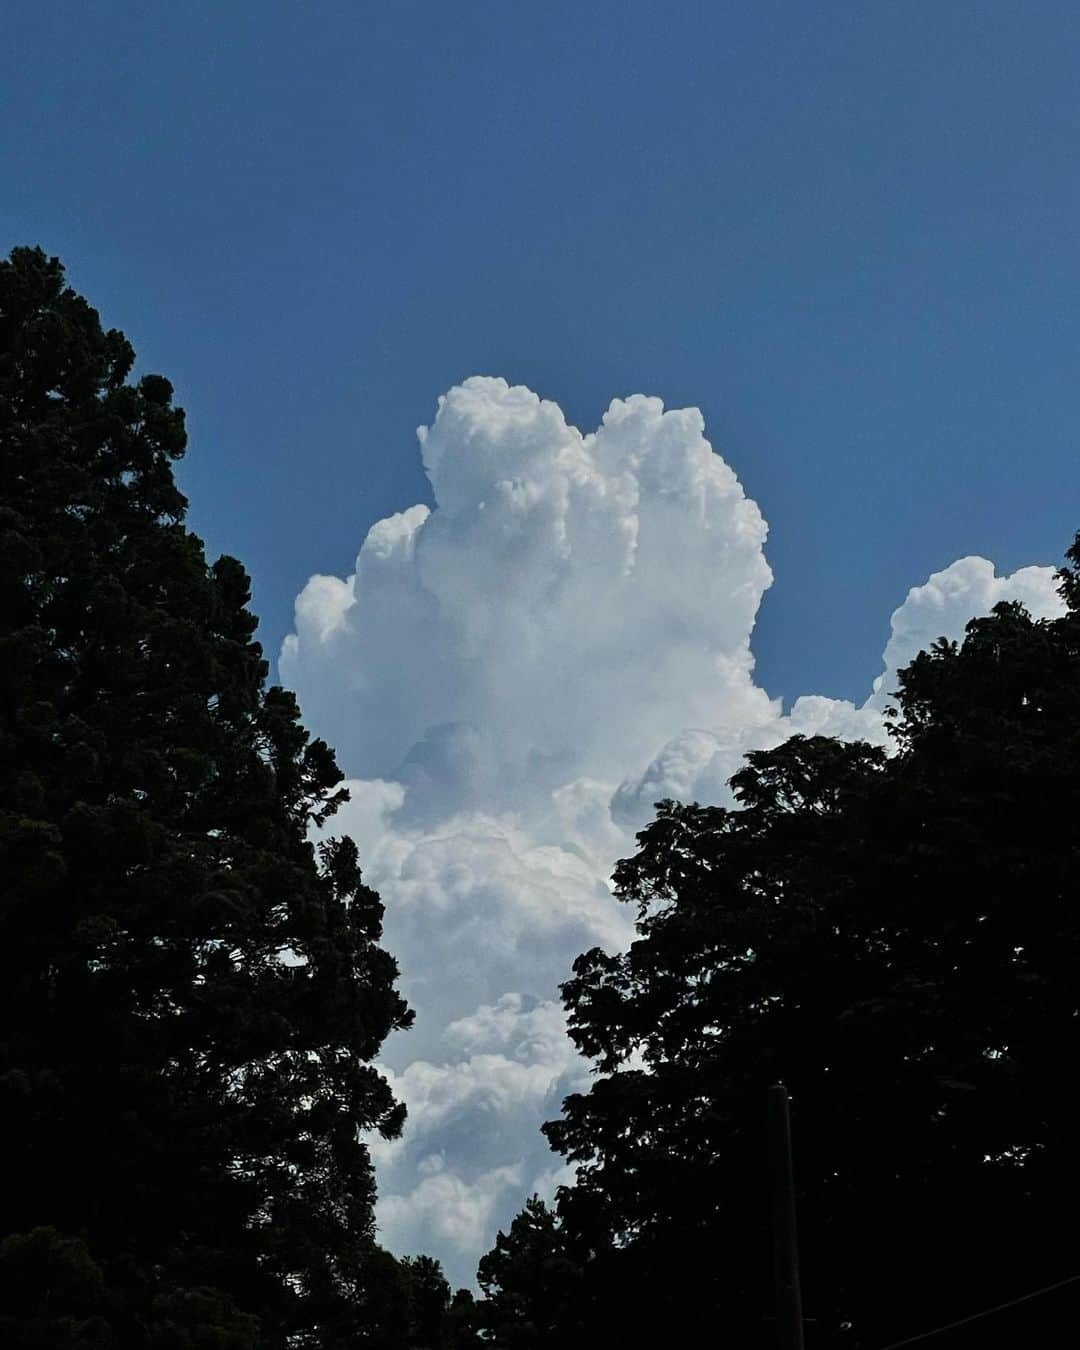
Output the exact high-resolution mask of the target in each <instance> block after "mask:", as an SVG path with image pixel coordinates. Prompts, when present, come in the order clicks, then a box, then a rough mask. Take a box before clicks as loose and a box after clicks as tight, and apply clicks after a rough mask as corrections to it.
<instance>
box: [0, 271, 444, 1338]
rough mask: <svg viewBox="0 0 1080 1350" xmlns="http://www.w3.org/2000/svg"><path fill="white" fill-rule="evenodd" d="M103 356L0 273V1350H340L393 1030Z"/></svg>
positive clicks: (307, 802) (126, 370)
mask: <svg viewBox="0 0 1080 1350" xmlns="http://www.w3.org/2000/svg"><path fill="white" fill-rule="evenodd" d="M133 359H134V358H133V352H132V349H131V347H130V346H129V344H128V342H127V341H126V340H125V338H124V337H123V335H122V334H120V333H119V332H117V331H115V330H110V331H107V332H106V331H103V330H102V328H101V325H100V323H99V320H98V316H97V314H96V313H95V311H94V310H93V309H91V308H90V306H89V305H88V304H87V303H86V302H85V301H84V300H83V299H81V298H80V297H79V296H77V295H76V294H75V293H74V292H73V291H72V290H70V289H68V288H66V287H65V284H64V275H63V270H62V268H61V266H60V264H59V262H58V261H57V260H56V259H52V258H48V257H46V255H45V254H44V253H42V252H41V251H40V250H39V249H26V248H22V249H16V250H15V251H14V252H13V253H12V255H11V258H10V260H9V261H4V262H2V263H0V952H2V954H3V961H4V971H5V977H4V980H3V982H2V983H0V1119H2V1120H3V1122H4V1134H5V1147H4V1150H3V1153H2V1155H0V1158H2V1161H0V1167H2V1171H3V1175H2V1179H0V1237H2V1238H4V1245H3V1249H2V1252H0V1280H2V1281H4V1282H5V1285H6V1287H8V1288H9V1289H17V1290H19V1291H21V1292H20V1293H19V1295H18V1300H17V1301H16V1302H15V1303H12V1302H10V1301H6V1302H5V1307H4V1310H3V1316H4V1317H6V1318H7V1319H8V1320H7V1322H5V1323H4V1344H5V1345H22V1344H25V1345H27V1346H29V1345H31V1344H34V1345H37V1344H41V1345H46V1344H47V1345H49V1346H52V1345H57V1346H60V1345H68V1344H70V1345H71V1346H80V1347H81V1346H84V1345H86V1346H90V1345H93V1346H95V1347H96V1346H98V1345H101V1346H105V1345H116V1346H144V1345H153V1346H155V1347H157V1346H160V1347H163V1348H164V1347H168V1350H182V1347H188V1346H191V1347H194V1346H196V1345H198V1346H211V1345H212V1346H215V1347H219V1348H220V1350H225V1347H235V1350H241V1347H247V1346H252V1345H255V1344H258V1345H259V1346H265V1347H275V1346H276V1347H284V1346H290V1347H299V1346H316V1345H317V1346H319V1347H321V1348H322V1347H326V1348H329V1347H333V1346H345V1345H354V1344H359V1343H367V1342H368V1341H370V1339H371V1338H370V1335H369V1333H370V1331H371V1326H372V1317H373V1311H372V1310H373V1309H374V1308H375V1306H376V1305H377V1304H378V1302H379V1300H380V1298H381V1297H382V1294H383V1291H382V1289H381V1287H379V1280H380V1279H381V1278H382V1276H383V1275H384V1274H385V1261H384V1260H383V1257H384V1256H385V1254H380V1253H379V1252H378V1250H377V1249H376V1247H375V1245H374V1241H373V1219H372V1204H373V1180H372V1170H371V1166H370V1161H369V1157H368V1152H367V1149H366V1148H365V1146H364V1145H363V1144H362V1142H360V1139H359V1137H358V1133H359V1132H360V1131H362V1130H379V1131H381V1132H382V1133H383V1134H384V1135H386V1136H393V1135H395V1134H396V1133H397V1132H398V1131H399V1129H400V1127H401V1123H402V1119H403V1115H404V1111H403V1108H402V1107H401V1106H399V1105H398V1104H396V1103H395V1101H394V1100H393V1098H392V1096H391V1093H390V1091H389V1088H388V1086H387V1084H386V1082H385V1081H384V1080H383V1078H382V1077H380V1075H379V1074H378V1073H377V1072H376V1070H375V1069H374V1068H373V1067H372V1065H371V1060H372V1058H373V1056H374V1055H375V1054H376V1052H377V1050H378V1048H379V1046H380V1044H381V1043H382V1041H383V1039H384V1038H385V1036H386V1035H387V1034H388V1032H389V1031H390V1030H391V1029H393V1028H395V1027H403V1026H406V1025H407V1024H408V1022H409V1021H410V1018H411V1014H410V1013H409V1011H408V1009H407V1008H406V1006H405V1004H404V1002H403V1001H402V999H401V997H400V996H399V995H398V993H397V992H396V990H395V978H396V967H395V964H394V962H393V960H392V959H391V958H390V956H389V955H387V953H386V952H385V951H383V950H382V949H381V948H380V947H379V946H378V939H379V935H380V920H381V913H382V908H381V905H380V903H379V900H378V897H377V896H376V895H375V894H374V893H373V892H372V891H371V890H369V889H368V888H367V887H366V886H365V885H364V884H363V882H362V880H361V876H360V869H359V866H358V861H357V853H356V848H355V846H354V845H353V843H352V842H351V841H350V840H349V839H346V838H343V839H337V840H333V841H330V842H327V843H325V844H323V845H321V846H320V848H319V850H318V855H317V856H316V852H315V850H313V848H312V846H311V844H310V843H308V841H307V831H308V827H309V824H310V822H312V821H315V822H318V823H322V822H324V821H325V820H326V819H327V818H328V817H329V816H330V815H332V813H333V811H334V810H335V808H336V806H337V805H338V804H339V803H340V802H341V801H342V800H343V797H344V794H343V792H342V791H341V790H340V789H339V787H338V785H339V783H340V781H341V778H342V774H341V772H340V770H339V769H338V768H337V766H336V764H335V761H334V757H333V754H332V752H331V751H330V750H329V749H328V748H327V746H326V745H325V744H324V743H323V742H322V741H319V740H310V739H309V738H308V735H307V733H306V732H305V731H304V729H303V728H302V726H301V724H300V721H299V716H298V710H297V706H296V702H295V700H294V699H293V696H292V695H291V694H289V693H286V692H285V691H284V690H282V689H280V688H269V689H268V688H265V687H264V680H265V677H266V674H267V665H266V662H265V661H264V660H263V658H262V653H261V649H260V647H259V645H258V643H256V642H255V641H254V640H253V636H252V635H253V633H254V630H255V627H256V620H255V618H254V617H253V616H252V615H251V613H250V612H249V610H248V608H247V603H248V598H249V587H248V580H247V577H246V576H245V574H244V571H243V569H242V567H241V566H240V564H239V563H238V562H236V561H235V560H234V559H231V558H220V559H219V560H218V561H217V562H216V563H214V564H213V565H212V566H208V565H207V563H206V560H205V558H204V554H203V548H202V544H201V542H200V540H199V539H198V538H197V537H196V536H195V535H193V534H192V533H190V532H189V531H188V530H187V529H186V528H185V527H184V523H183V520H184V511H185V506H186V503H185V500H184V498H183V496H182V495H181V494H180V492H179V491H178V490H177V487H176V485H175V483H174V480H173V474H172V467H171V465H172V462H173V461H174V460H176V459H177V458H178V457H179V456H180V455H181V454H182V452H183V450H184V445H185V431H184V418H183V414H182V412H181V411H180V410H179V409H177V408H174V407H173V406H172V402H171V398H172V390H171V387H170V385H169V382H168V381H167V380H165V379H163V378H162V377H161V376H159V375H145V376H143V377H142V378H141V379H139V380H137V381H136V382H134V383H132V382H130V381H129V375H130V372H131V369H132V365H133ZM386 1259H387V1260H390V1261H393V1258H386ZM35 1271H36V1272H37V1273H36V1274H35V1273H34V1272H35ZM428 1274H430V1272H428ZM429 1283H430V1280H429ZM20 1307H21V1308H22V1312H19V1311H18V1309H19V1308H20ZM13 1319H14V1320H13ZM255 1319H257V1321H256V1320H255ZM35 1337H37V1338H38V1339H36V1340H35V1339H34V1338H35ZM20 1338H21V1339H20Z"/></svg>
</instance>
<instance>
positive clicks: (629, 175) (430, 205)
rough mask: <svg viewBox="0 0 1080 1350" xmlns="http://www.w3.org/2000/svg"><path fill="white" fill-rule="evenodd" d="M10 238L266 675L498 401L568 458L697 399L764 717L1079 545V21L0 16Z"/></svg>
mask: <svg viewBox="0 0 1080 1350" xmlns="http://www.w3.org/2000/svg"><path fill="white" fill-rule="evenodd" d="M5 30H6V31H5V37H6V41H5V43H4V51H3V54H2V56H0V62H2V65H0V99H2V102H3V125H4V135H3V138H2V145H0V182H2V183H3V190H2V193H0V232H2V235H3V237H4V238H5V239H6V240H7V241H8V242H9V243H16V242H29V241H35V242H40V243H42V244H43V245H44V246H45V247H46V248H47V249H49V250H50V251H52V252H56V253H59V254H60V255H61V256H62V257H63V258H64V260H65V261H66V262H67V264H68V267H69V271H70V274H71V277H72V280H73V282H74V283H75V284H76V285H77V286H78V287H79V288H80V289H82V290H83V291H84V293H86V294H87V295H88V296H89V297H90V298H91V299H92V300H93V301H94V302H95V303H97V304H98V306H99V307H100V308H101V309H102V310H103V312H104V314H105V315H106V317H107V319H108V320H109V321H110V322H113V323H116V324H118V325H119V326H121V327H123V328H124V329H125V330H126V331H127V332H128V333H129V335H130V336H131V337H132V339H133V340H134V341H135V343H136V346H137V348H138V350H139V352H140V355H141V358H142V361H143V364H144V365H145V366H147V367H152V368H156V369H160V370H162V371H164V372H165V373H167V374H168V375H170V377H171V378H173V380H174V382H175V383H176V384H177V386H178V389H179V396H180V398H181V399H182V401H183V402H184V403H185V405H186V406H187V408H188V412H189V417H190V425H191V432H192V444H191V449H190V452H189V456H190V457H189V460H188V462H187V464H186V465H185V467H184V469H183V474H182V477H183V483H184V485H185V487H186V489H187V490H188V492H189V493H190V495H191V498H192V521H193V524H194V525H195V527H196V528H197V529H199V530H200V531H201V532H202V533H203V534H204V535H205V536H206V538H207V540H208V542H209V544H210V547H211V548H212V549H213V550H215V551H220V550H227V551H230V552H234V553H236V554H237V555H238V556H240V557H241V558H242V559H243V560H244V561H245V563H246V564H247V565H248V566H249V568H250V570H251V571H252V573H253V575H254V578H255V586H256V604H257V608H258V610H259V612H260V614H261V616H262V618H263V634H264V638H265V640H266V644H267V648H268V651H269V652H270V653H271V654H272V655H273V654H276V651H277V648H278V645H279V643H280V639H281V637H282V636H283V634H284V633H285V632H286V631H288V629H289V627H290V626H291V625H290V617H291V605H292V601H293V598H294V596H295V594H296V593H297V591H298V590H299V588H300V586H301V585H302V584H303V582H304V581H305V580H306V578H307V576H308V575H309V574H310V573H312V572H316V571H324V572H337V573H342V572H344V571H347V570H349V567H350V565H351V559H352V558H353V557H354V555H355V552H356V549H357V547H358V544H359V542H360V540H361V539H362V537H363V534H364V531H365V529H366V527H367V526H368V525H369V524H370V523H371V522H372V521H374V520H375V519H377V518H378V517H380V516H382V515H384V514H386V513H387V512H388V511H391V510H395V509H399V508H402V507H405V506H408V505H410V504H411V503H413V502H414V501H419V500H425V499H429V492H428V488H427V484H426V482H425V480H424V478H423V475H422V473H421V470H420V465H419V456H418V451H417V447H416V443H415V440H414V436H413V430H414V428H415V426H416V425H417V424H418V423H420V422H428V421H430V419H431V416H432V413H433V409H434V401H435V399H436V396H437V395H438V394H439V393H441V392H442V391H444V390H445V389H446V388H447V387H449V386H450V385H451V384H453V383H455V382H456V381H458V380H460V379H461V378H463V377H464V376H467V375H470V374H474V373H485V374H501V375H504V376H506V377H507V378H508V379H510V380H511V381H512V382H524V383H526V384H528V385H530V386H531V387H532V388H534V389H536V390H538V391H539V392H540V393H541V394H542V395H544V396H545V397H549V398H553V399H555V400H557V401H558V402H560V403H561V405H562V406H563V407H564V409H565V410H566V412H567V415H568V416H569V417H570V418H571V420H573V421H576V422H577V423H578V424H579V425H581V426H582V427H583V429H588V428H591V427H593V426H595V424H596V422H597V420H598V418H599V416H600V414H601V413H602V411H603V409H604V408H605V407H606V406H607V403H608V401H609V400H610V398H611V397H613V396H615V395H624V394H627V393H630V392H634V391H642V392H646V393H655V394H659V395H660V396H661V397H663V398H664V399H665V401H666V403H667V404H668V405H669V406H678V405H681V404H695V405H697V406H700V407H701V408H702V409H703V411H704V414H705V418H706V426H707V431H708V434H709V435H710V437H711V439H712V441H713V443H714V445H715V446H716V448H717V449H718V450H720V451H721V453H722V454H724V456H725V457H726V458H727V459H728V461H729V462H730V463H731V464H732V466H733V467H734V468H735V470H736V472H737V473H738V474H739V476H740V478H741V479H742V481H743V483H744V485H745V486H746V488H747V491H748V492H749V493H750V495H751V496H753V497H754V498H755V499H756V500H757V501H758V502H759V504H760V505H761V508H762V510H763V512H764V514H765V516H766V518H767V520H768V521H769V523H770V526H771V537H770V541H769V544H768V549H767V552H768V557H769V559H770V562H771V563H772V565H773V568H774V571H775V573H776V583H775V585H774V587H773V589H772V591H771V592H770V593H769V595H768V596H767V597H766V600H765V603H764V606H763V610H762V614H761V618H760V621H759V624H758V628H757V631H756V634H755V650H756V653H757V656H758V662H759V667H758V673H759V678H760V680H761V682H762V683H763V684H764V685H765V687H766V688H767V689H769V691H770V692H772V693H779V694H783V695H785V697H787V698H791V697H793V696H794V695H796V694H797V693H799V692H800V691H803V690H806V689H810V688H813V689H820V690H822V691H825V692H829V693H833V694H841V695H846V696H854V695H856V694H858V693H860V692H861V691H863V690H864V689H865V686H866V683H867V680H868V679H869V678H870V677H871V676H872V675H873V674H874V673H876V670H877V666H878V657H879V654H880V651H881V648H882V645H883V642H884V639H885V636H886V635H887V619H888V614H889V611H890V610H891V608H892V607H893V606H895V605H896V604H898V603H899V602H900V601H901V600H902V599H903V596H904V594H905V592H906V590H907V588H908V586H910V585H911V584H913V583H915V582H916V581H919V580H921V579H923V578H924V577H925V576H926V575H927V573H928V572H930V571H931V570H933V569H935V568H937V567H941V566H944V565H945V564H947V563H948V562H949V561H950V560H951V559H953V558H954V557H956V556H958V555H960V554H966V553H973V552H974V553H981V554H984V555H985V556H987V557H990V558H993V559H994V560H995V561H996V562H997V563H998V564H999V566H1000V567H1001V568H1005V569H1012V568H1013V567H1015V566H1016V565H1018V564H1020V563H1025V562H1036V561H1041V562H1049V561H1055V560H1056V559H1057V558H1058V557H1059V556H1060V553H1061V551H1062V549H1063V547H1064V546H1065V544H1066V543H1067V542H1068V541H1069V539H1070V538H1071V535H1072V533H1073V531H1074V529H1075V528H1076V526H1077V525H1080V491H1078V489H1080V458H1078V456H1077V455H1076V453H1075V444H1074V441H1075V433H1074V424H1075V416H1074V404H1075V390H1076V384H1077V381H1076V375H1077V361H1078V354H1080V344H1078V339H1080V309H1078V307H1077V305H1076V302H1075V300H1076V293H1077V283H1078V280H1080V250H1078V249H1077V247H1076V232H1077V206H1078V192H1080V176H1078V173H1077V145H1078V130H1080V127H1078V122H1080V98H1078V97H1077V94H1076V91H1075V71H1076V68H1077V57H1078V55H1080V11H1077V9H1076V7H1075V6H1073V5H1070V4H1064V3H1062V4H1057V3H1041V4H1038V5H1030V4H1020V3H1000V2H998V3H994V2H987V3H982V4H979V5H969V4H951V3H946V4H943V3H941V2H940V0H936V2H935V3H910V4H904V5H894V4H881V3H876V4H868V5H859V6H856V5H851V4H847V3H843V4H837V3H824V4H817V5H799V4H794V3H779V4H778V3H770V0H756V2H755V3H754V4H723V3H714V4H696V3H683V4H677V5H674V6H671V5H659V4H655V5H654V4H645V3H633V2H632V0H630V2H627V0H622V2H621V3H617V4H613V3H602V2H601V3H596V2H593V3H588V4H584V5H582V4H563V3H558V2H556V3H545V4H543V5H537V4H532V3H524V2H523V3H519V4H515V5H506V4H499V5H496V4H489V3H483V2H474V0H469V2H468V3H462V4H459V5H444V4H431V3H414V2H411V0H398V2H396V3H394V4H390V5H388V4H368V3H363V2H362V0H351V2H350V3H330V2H326V3H314V4H304V5H302V4H299V3H291V4H287V3H280V0H260V3H257V4H255V3H241V2H240V0H231V2H230V3H229V4H228V5H220V4H216V3H215V4H210V3H200V2H199V0H194V2H191V3H185V4H184V5H135V4H128V3H109V2H108V0H106V3H100V4H95V5H86V4H83V3H71V4H57V3H49V2H48V0H44V2H42V0H35V3H33V4H30V3H26V2H25V0H9V3H8V4H7V5H6V6H5Z"/></svg>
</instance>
